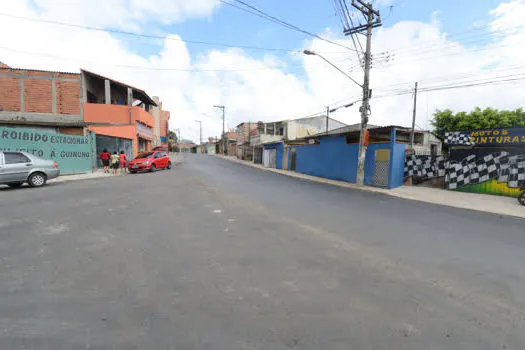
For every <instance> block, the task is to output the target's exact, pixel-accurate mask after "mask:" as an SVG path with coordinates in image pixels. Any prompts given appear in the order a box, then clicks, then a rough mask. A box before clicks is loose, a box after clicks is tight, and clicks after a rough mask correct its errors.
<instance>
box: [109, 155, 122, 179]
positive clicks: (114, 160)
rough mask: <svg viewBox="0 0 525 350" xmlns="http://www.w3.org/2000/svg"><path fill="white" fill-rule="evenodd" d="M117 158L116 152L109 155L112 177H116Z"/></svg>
mask: <svg viewBox="0 0 525 350" xmlns="http://www.w3.org/2000/svg"><path fill="white" fill-rule="evenodd" d="M119 159H120V158H119V156H118V154H117V152H116V151H115V152H113V154H112V155H111V168H112V169H113V175H117V172H118V167H119Z"/></svg>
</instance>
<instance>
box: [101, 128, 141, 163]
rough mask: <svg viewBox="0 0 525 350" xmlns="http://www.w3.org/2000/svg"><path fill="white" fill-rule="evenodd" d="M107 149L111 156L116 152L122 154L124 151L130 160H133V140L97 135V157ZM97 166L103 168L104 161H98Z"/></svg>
mask: <svg viewBox="0 0 525 350" xmlns="http://www.w3.org/2000/svg"><path fill="white" fill-rule="evenodd" d="M105 149H107V150H108V152H109V153H111V154H113V153H114V152H117V153H118V154H120V152H121V151H124V153H125V154H126V157H128V159H133V140H130V139H125V138H121V137H114V136H106V135H97V155H99V154H100V153H102V151H104V150H105ZM97 158H98V157H97ZM97 166H98V167H102V161H101V160H100V159H98V160H97Z"/></svg>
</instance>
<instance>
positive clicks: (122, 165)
mask: <svg viewBox="0 0 525 350" xmlns="http://www.w3.org/2000/svg"><path fill="white" fill-rule="evenodd" d="M127 160H128V157H126V154H125V153H124V151H120V155H119V162H120V172H121V173H125V172H126V163H127Z"/></svg>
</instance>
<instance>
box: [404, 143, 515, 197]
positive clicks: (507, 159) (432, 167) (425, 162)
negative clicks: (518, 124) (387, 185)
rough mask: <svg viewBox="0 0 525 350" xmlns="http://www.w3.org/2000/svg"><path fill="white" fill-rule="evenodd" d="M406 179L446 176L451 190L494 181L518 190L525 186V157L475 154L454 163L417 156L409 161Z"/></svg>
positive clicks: (444, 159) (499, 153)
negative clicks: (478, 156) (478, 155)
mask: <svg viewBox="0 0 525 350" xmlns="http://www.w3.org/2000/svg"><path fill="white" fill-rule="evenodd" d="M405 176H406V177H407V176H418V177H420V178H422V179H430V178H433V177H442V176H445V183H446V184H447V185H448V188H449V189H451V190H454V189H457V188H461V187H463V186H466V185H468V184H479V183H483V182H486V181H489V180H491V179H497V180H498V182H499V183H507V185H508V187H509V188H518V187H520V186H522V185H525V156H509V153H507V152H497V153H492V154H488V155H486V156H484V157H483V158H479V159H478V158H476V156H475V155H473V154H472V155H470V156H468V157H467V158H465V159H463V160H462V161H461V162H454V161H449V160H448V158H447V157H445V156H439V157H433V156H415V155H413V156H409V157H407V159H406V161H405Z"/></svg>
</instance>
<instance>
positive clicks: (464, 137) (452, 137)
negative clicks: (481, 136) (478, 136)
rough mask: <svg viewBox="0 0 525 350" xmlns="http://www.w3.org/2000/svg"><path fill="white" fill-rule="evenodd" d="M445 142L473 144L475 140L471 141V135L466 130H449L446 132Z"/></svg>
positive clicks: (463, 144) (464, 144) (449, 143)
mask: <svg viewBox="0 0 525 350" xmlns="http://www.w3.org/2000/svg"><path fill="white" fill-rule="evenodd" d="M445 144H446V145H462V146H472V145H474V142H472V141H471V138H470V135H468V134H466V133H465V132H464V131H447V132H446V133H445Z"/></svg>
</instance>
